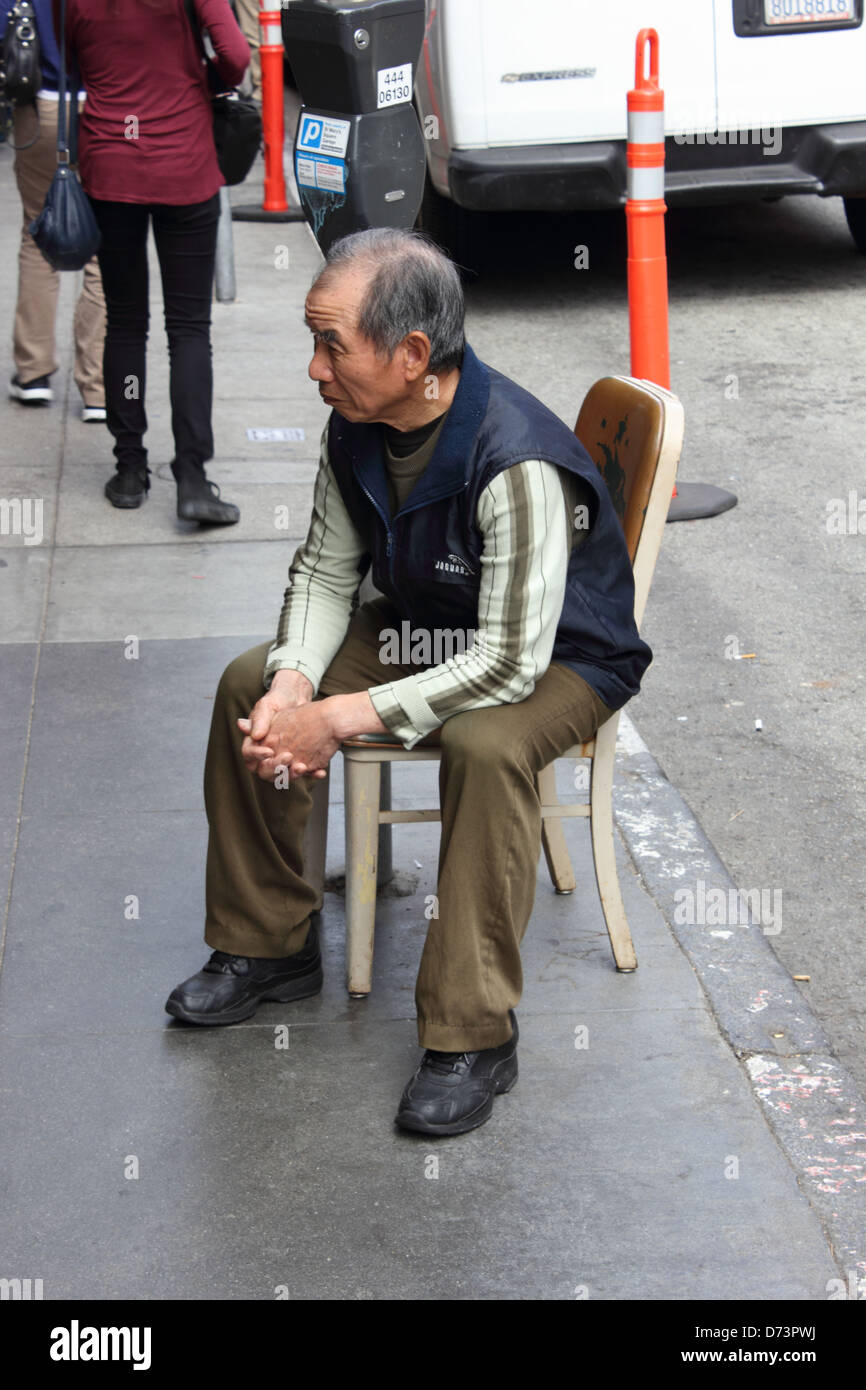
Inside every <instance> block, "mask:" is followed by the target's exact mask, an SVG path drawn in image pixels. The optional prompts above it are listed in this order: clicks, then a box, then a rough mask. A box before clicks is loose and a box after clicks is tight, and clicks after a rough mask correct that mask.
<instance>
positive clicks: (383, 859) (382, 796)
mask: <svg viewBox="0 0 866 1390" xmlns="http://www.w3.org/2000/svg"><path fill="white" fill-rule="evenodd" d="M379 778H380V781H379V807H380V809H381V810H382V811H390V810H391V764H390V763H389V762H388V761H387V760H385V761H384V762H381V763H380V764H379ZM391 828H392V827H391V824H390V822H389V821H385V823H384V824H383V825H380V826H379V868H378V870H377V872H376V887H377V888H384V887H385V885H386V884H388V883H390V882H391V879H392V878H393V877H394V846H393V843H392V836H391Z"/></svg>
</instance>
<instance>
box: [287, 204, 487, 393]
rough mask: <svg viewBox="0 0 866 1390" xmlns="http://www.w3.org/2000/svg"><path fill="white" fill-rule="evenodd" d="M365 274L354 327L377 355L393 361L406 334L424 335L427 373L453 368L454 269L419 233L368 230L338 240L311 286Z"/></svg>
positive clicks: (459, 330)
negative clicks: (346, 272) (351, 272)
mask: <svg viewBox="0 0 866 1390" xmlns="http://www.w3.org/2000/svg"><path fill="white" fill-rule="evenodd" d="M356 266H358V267H360V268H362V269H368V270H369V272H370V275H369V279H368V281H367V285H366V288H365V290H364V297H363V299H362V301H361V307H360V312H359V315H358V328H359V329H360V331H361V332H362V333H363V334H364V336H365V337H367V338H369V339H370V341H371V342H372V343H373V346H374V347H375V349H376V352H377V353H378V354H379V355H380V356H386V357H389V358H390V357H393V355H394V353H395V352H396V350H397V348H398V347H399V345H400V343H402V341H403V339H404V338H405V337H406V335H407V333H412V332H416V331H417V332H421V333H426V335H427V337H428V338H429V340H430V369H431V371H445V370H447V369H448V368H450V367H458V366H459V365H460V362H461V360H462V357H463V348H464V342H465V340H464V337H463V317H464V306H463V286H462V285H461V283H460V276H459V274H458V271H457V268H456V266H455V265H454V263H453V262H452V261H450V260H449V259H448V257H447V256H446V255H445V253H444V252H443V251H440V250H439V247H438V246H436V245H434V243H433V242H432V241H429V240H428V238H427V237H425V236H423V235H422V234H421V233H420V232H409V231H403V230H401V229H400V228H398V227H371V228H370V229H369V230H368V231H365V232H353V233H352V235H351V236H345V237H341V238H340V240H339V241H335V242H334V244H333V246H331V248H330V250H329V251H328V255H327V258H326V260H325V264H324V266H323V267H322V268H321V270H320V271H319V273H318V274H317V275H316V277H315V279H314V281H313V284H314V285H315V284H317V283H318V281H319V280H320V279H322V278H323V277H325V276H327V275H329V274H330V273H331V272H334V271H339V270H342V269H349V268H354V267H356Z"/></svg>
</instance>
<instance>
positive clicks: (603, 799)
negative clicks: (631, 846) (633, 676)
mask: <svg viewBox="0 0 866 1390" xmlns="http://www.w3.org/2000/svg"><path fill="white" fill-rule="evenodd" d="M618 725H619V716H618V715H613V717H612V718H611V719H609V720H608V721H607V723H605V724H602V726H601V728H600V729H599V731H598V733H597V734H596V736H595V756H594V758H593V760H592V774H591V782H590V793H589V802H590V808H591V814H590V818H589V826H590V833H591V835H592V856H593V862H594V864H595V878H596V882H597V883H598V894H599V897H600V898H601V907H602V911H603V913H604V920H605V922H606V924H607V932H608V936H609V937H610V944H611V948H612V950H613V958H614V960H615V961H616V968H617V970H622V971H631V970H637V956H636V955H635V950H634V943H633V942H632V939H631V932H630V931H629V925H628V919H627V917H626V915H625V907H624V906H623V901H622V894H621V893H620V890H619V877H618V875H617V871H616V855H615V852H614V841H613V760H614V754H615V752H616V731H617V727H618Z"/></svg>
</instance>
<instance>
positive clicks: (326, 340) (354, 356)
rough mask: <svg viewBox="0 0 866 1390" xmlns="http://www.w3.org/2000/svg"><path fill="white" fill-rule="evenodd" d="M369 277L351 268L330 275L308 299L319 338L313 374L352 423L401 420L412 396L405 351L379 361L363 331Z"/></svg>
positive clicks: (325, 396) (308, 312)
mask: <svg viewBox="0 0 866 1390" xmlns="http://www.w3.org/2000/svg"><path fill="white" fill-rule="evenodd" d="M365 285H366V276H365V275H364V274H363V272H361V271H359V270H352V269H348V268H347V269H345V270H341V271H337V272H335V273H333V274H331V275H328V276H326V277H324V278H323V279H322V280H321V281H320V282H319V283H318V284H316V285H314V286H313V288H312V289H311V290H310V293H309V294H308V295H307V301H306V305H305V315H304V317H305V319H306V322H307V325H308V327H309V328H310V329H311V330H312V332H313V335H314V350H313V359H312V361H311V363H310V367H309V374H310V377H311V378H312V380H313V381H315V382H318V385H319V395H320V396H321V397H322V400H323V401H324V402H325V404H326V405H328V406H333V408H334V409H335V410H337V411H339V413H340V414H341V415H343V416H345V418H346V419H347V420H352V421H355V422H361V423H365V424H366V423H371V422H372V421H375V420H384V421H385V423H386V424H388V423H392V421H393V419H394V418H395V417H396V418H399V414H400V408H401V406H402V407H405V403H406V401H407V400H408V399H409V398H410V390H409V383H408V382H407V381H406V378H405V375H404V371H403V354H402V351H401V349H400V348H398V349H397V351H396V352H395V353H394V356H393V357H392V358H391V359H390V361H389V360H388V359H387V358H384V357H377V355H376V352H375V349H374V347H373V344H372V343H371V342H370V340H369V338H366V337H365V336H364V335H363V334H362V333H360V332H359V330H358V314H359V310H360V306H361V301H362V299H363V295H364V289H365Z"/></svg>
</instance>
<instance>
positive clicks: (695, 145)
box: [448, 121, 866, 212]
mask: <svg viewBox="0 0 866 1390" xmlns="http://www.w3.org/2000/svg"><path fill="white" fill-rule="evenodd" d="M712 140H715V141H716V143H710V141H712ZM448 186H449V196H450V197H451V198H452V199H453V201H454V202H455V203H457V204H458V205H459V206H461V207H464V208H471V209H476V210H477V211H480V212H504V211H508V210H509V209H511V210H515V211H521V210H522V211H528V212H531V211H536V212H557V211H561V212H568V211H570V210H576V209H592V208H618V207H623V206H624V204H625V200H626V193H625V190H626V143H625V141H624V140H611V141H593V142H586V143H580V144H571V145H518V146H501V147H494V148H491V149H477V150H452V151H451V155H450V158H449V160H448ZM789 193H816V194H818V195H819V196H820V197H822V198H828V197H831V196H832V195H834V194H840V193H866V121H846V122H844V123H840V124H838V125H813V126H786V127H785V128H784V129H782V128H776V129H772V128H767V129H765V130H760V129H757V128H756V129H748V130H744V131H724V132H721V133H720V134H716V133H715V132H712V133H711V134H710V135H709V136H706V135H703V136H701V135H689V136H684V135H681V136H679V137H678V136H674V135H669V136H668V137H667V139H666V141H665V200H666V201H667V203H668V204H669V205H671V206H675V205H677V204H680V205H681V204H686V203H729V202H735V201H739V200H743V199H750V198H755V199H759V198H767V197H782V196H784V195H785V194H789Z"/></svg>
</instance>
